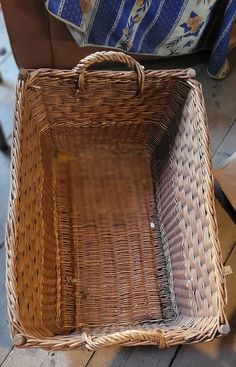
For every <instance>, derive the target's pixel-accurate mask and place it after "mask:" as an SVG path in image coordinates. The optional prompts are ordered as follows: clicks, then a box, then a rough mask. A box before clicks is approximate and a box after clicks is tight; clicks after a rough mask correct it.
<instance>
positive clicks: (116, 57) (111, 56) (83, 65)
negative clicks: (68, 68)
mask: <svg viewBox="0 0 236 367" xmlns="http://www.w3.org/2000/svg"><path fill="white" fill-rule="evenodd" d="M103 61H115V62H121V63H124V64H127V65H128V66H129V67H130V68H132V69H133V70H135V71H136V72H137V76H138V94H141V93H142V92H143V88H144V80H145V73H144V70H143V69H144V67H143V66H141V65H140V64H139V63H138V62H137V61H136V60H134V59H133V58H132V57H131V56H129V55H126V54H124V53H123V52H115V51H101V52H95V53H93V54H91V55H89V56H87V57H85V58H84V59H82V60H80V62H79V64H78V65H77V66H76V67H75V68H73V71H75V72H76V73H77V74H79V79H78V90H83V89H84V74H85V71H86V69H87V68H88V67H89V66H91V65H93V64H95V63H99V62H103Z"/></svg>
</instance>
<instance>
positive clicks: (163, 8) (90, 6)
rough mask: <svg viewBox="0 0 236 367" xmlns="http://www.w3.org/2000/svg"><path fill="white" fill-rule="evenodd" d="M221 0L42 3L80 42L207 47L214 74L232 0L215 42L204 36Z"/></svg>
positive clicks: (145, 48)
mask: <svg viewBox="0 0 236 367" xmlns="http://www.w3.org/2000/svg"><path fill="white" fill-rule="evenodd" d="M222 1H224V0H112V1H108V0H48V1H47V5H46V6H47V9H48V11H49V12H50V13H52V14H53V15H55V16H57V17H58V18H59V19H61V20H62V21H64V22H66V23H67V25H68V26H69V28H70V30H71V31H72V34H73V35H74V36H75V39H76V40H77V42H78V43H79V45H80V46H83V45H84V46H86V45H97V46H105V47H106V46H107V47H114V48H117V49H120V50H125V51H128V52H131V53H138V54H145V55H157V56H172V55H182V54H187V53H190V52H193V51H196V50H199V49H201V48H208V49H211V50H212V54H211V57H210V61H209V72H210V74H211V75H212V76H216V77H217V75H218V74H219V73H220V72H221V70H222V68H223V67H224V65H225V62H226V58H227V52H228V44H229V37H230V32H231V28H232V24H233V21H234V19H235V16H236V0H228V4H226V5H227V6H225V7H224V9H225V10H224V14H221V20H220V24H219V25H218V27H217V31H216V32H215V35H214V37H213V41H212V37H211V40H208V42H206V43H204V42H202V39H203V38H204V35H205V33H204V31H205V30H206V28H207V26H208V25H209V24H210V22H211V21H212V17H213V16H214V10H215V7H216V6H218V4H219V2H222ZM203 41H204V40H203Z"/></svg>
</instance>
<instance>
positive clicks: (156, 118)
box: [7, 52, 229, 350]
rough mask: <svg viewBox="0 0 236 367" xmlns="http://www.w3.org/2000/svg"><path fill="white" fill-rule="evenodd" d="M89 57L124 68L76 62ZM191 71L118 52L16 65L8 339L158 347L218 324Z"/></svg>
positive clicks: (217, 272) (223, 323)
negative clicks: (58, 63) (149, 67)
mask: <svg viewBox="0 0 236 367" xmlns="http://www.w3.org/2000/svg"><path fill="white" fill-rule="evenodd" d="M102 61H119V62H122V63H126V64H127V65H128V66H129V67H131V68H132V69H133V71H126V72H124V71H123V72H120V71H119V72H118V71H117V72H114V71H86V69H87V68H88V67H89V66H90V65H92V64H93V63H96V62H102ZM192 77H193V71H192V70H191V69H189V70H175V71H173V70H172V71H144V70H143V68H142V67H141V66H140V65H139V64H138V63H137V62H136V61H134V60H133V59H132V58H131V57H130V56H127V55H125V54H122V53H117V52H99V53H96V54H93V55H90V56H88V57H87V58H85V59H84V60H82V61H81V62H80V63H79V65H78V66H77V67H76V68H75V69H74V70H73V71H62V70H48V69H40V70H35V71H22V72H21V75H20V78H19V83H18V89H17V100H16V113H15V127H14V135H13V149H12V171H11V175H12V183H11V200H10V211H9V220H8V226H7V293H8V310H9V317H10V325H11V335H12V337H13V342H14V344H15V345H17V346H22V347H41V348H46V349H55V350H56V349H57V350H62V349H75V348H81V347H83V346H84V347H86V348H87V349H94V348H97V347H102V346H108V345H113V344H123V345H144V344H156V345H159V346H160V347H166V346H170V345H175V344H179V343H190V342H196V341H203V340H210V339H212V338H213V337H215V336H216V335H219V334H223V333H226V332H228V330H229V327H228V323H227V319H226V316H225V303H226V292H225V280H224V276H223V266H222V259H221V251H220V245H219V241H218V237H217V225H216V219H215V208H214V197H213V186H212V176H211V161H210V156H209V141H208V131H207V125H206V113H205V107H204V101H203V97H202V91H201V88H200V86H199V84H198V82H196V81H195V80H194V79H193V78H192Z"/></svg>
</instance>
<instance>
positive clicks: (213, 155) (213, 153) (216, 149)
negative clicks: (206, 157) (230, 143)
mask: <svg viewBox="0 0 236 367" xmlns="http://www.w3.org/2000/svg"><path fill="white" fill-rule="evenodd" d="M235 122H236V119H235V118H234V120H233V121H232V123H231V124H230V126H229V128H228V129H227V131H226V133H225V134H224V136H223V138H222V139H221V141H220V142H219V144H218V145H217V147H216V148H215V151H214V152H212V159H213V158H214V157H215V155H216V153H217V151H218V149H219V148H220V146H221V144H222V143H223V141H224V139H225V138H226V136H227V135H228V133H229V131H230V129H231V128H232V127H233V125H234V123H235Z"/></svg>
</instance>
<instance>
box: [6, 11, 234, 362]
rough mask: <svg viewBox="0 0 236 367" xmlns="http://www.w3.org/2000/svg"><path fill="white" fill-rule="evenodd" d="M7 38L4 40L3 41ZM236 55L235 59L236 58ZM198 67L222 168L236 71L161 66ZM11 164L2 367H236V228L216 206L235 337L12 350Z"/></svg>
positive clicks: (9, 90) (195, 59)
mask: <svg viewBox="0 0 236 367" xmlns="http://www.w3.org/2000/svg"><path fill="white" fill-rule="evenodd" d="M4 32H5V31H4V25H3V20H2V16H1V14H0V34H1V40H0V42H1V43H2V42H3V44H0V47H1V46H4V47H6V48H7V54H6V55H5V56H0V72H2V74H3V78H4V83H3V84H1V85H0V117H1V120H2V123H3V125H4V130H5V132H6V136H7V137H8V139H9V141H10V139H11V136H10V133H11V129H12V117H13V101H14V83H15V80H16V75H17V68H16V66H15V64H14V60H13V57H12V54H11V51H10V48H9V43H8V40H7V37H6V36H5V33H4ZM2 34H3V37H2ZM235 57H236V55H234V58H235ZM152 66H153V65H152ZM186 66H193V67H194V68H195V69H196V71H197V78H198V80H199V81H200V82H201V83H202V86H203V91H204V96H205V100H206V106H207V111H208V117H209V127H210V137H211V147H212V156H213V164H214V166H215V167H217V166H218V165H219V164H220V163H221V162H223V161H224V160H225V159H226V158H227V157H228V156H229V155H231V154H232V153H234V152H235V151H236V98H235V97H236V89H235V86H236V67H235V68H234V70H232V72H231V75H230V76H229V78H227V79H226V80H224V81H222V82H217V81H214V80H212V79H211V78H210V77H209V76H208V75H207V72H206V65H205V63H204V60H203V59H202V57H200V56H196V55H194V56H191V57H187V58H179V59H172V60H168V61H165V62H161V63H160V62H159V63H156V64H155V68H174V67H186ZM9 167H10V159H9V158H8V157H7V156H4V155H3V154H2V153H0V263H1V274H0V366H2V367H31V366H32V367H44V366H48V367H105V366H106V367H108V366H109V367H139V366H145V367H154V366H155V367H170V366H172V367H211V366H212V367H213V366H214V367H235V366H236V246H235V245H236V225H235V224H234V223H233V221H232V220H231V219H230V217H229V215H228V214H227V213H226V211H225V210H224V209H223V208H222V206H221V205H220V203H219V202H218V201H217V202H216V209H217V219H218V226H219V236H220V242H221V246H222V251H223V258H224V263H225V265H229V266H230V267H231V269H232V271H233V273H232V274H230V275H227V288H228V312H227V313H228V318H229V321H230V325H231V330H232V331H231V333H230V334H229V335H228V336H226V337H224V338H220V339H217V340H214V341H213V342H209V343H200V344H195V345H189V346H179V347H173V348H169V349H165V350H159V349H158V348H157V347H154V346H150V347H134V348H133V347H123V348H121V347H111V348H106V349H100V350H98V351H96V352H88V351H73V352H66V353H62V352H45V351H42V350H34V349H32V350H19V349H15V348H13V347H12V344H11V341H10V339H9V335H8V321H7V312H6V297H5V285H4V283H5V248H4V240H3V239H4V232H3V231H4V226H5V220H6V212H7V203H8V192H9Z"/></svg>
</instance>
